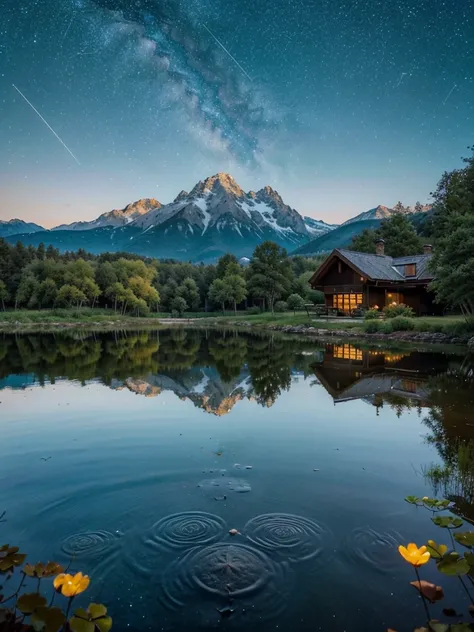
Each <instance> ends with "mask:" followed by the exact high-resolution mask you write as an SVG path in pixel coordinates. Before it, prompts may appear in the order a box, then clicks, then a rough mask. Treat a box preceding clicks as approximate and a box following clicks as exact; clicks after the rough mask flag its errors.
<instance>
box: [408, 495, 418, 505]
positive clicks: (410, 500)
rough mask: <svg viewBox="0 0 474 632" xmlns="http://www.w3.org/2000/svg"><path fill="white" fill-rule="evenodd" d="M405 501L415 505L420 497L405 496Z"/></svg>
mask: <svg viewBox="0 0 474 632" xmlns="http://www.w3.org/2000/svg"><path fill="white" fill-rule="evenodd" d="M405 501H406V502H407V503H410V505H417V504H418V503H420V502H421V498H418V496H405Z"/></svg>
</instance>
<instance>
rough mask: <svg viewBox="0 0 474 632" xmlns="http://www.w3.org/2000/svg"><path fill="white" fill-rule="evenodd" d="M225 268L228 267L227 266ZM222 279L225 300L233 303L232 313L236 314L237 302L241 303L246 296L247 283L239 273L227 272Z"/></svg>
mask: <svg viewBox="0 0 474 632" xmlns="http://www.w3.org/2000/svg"><path fill="white" fill-rule="evenodd" d="M227 269H229V267H228V268H227ZM223 281H224V289H225V293H226V300H227V301H228V302H229V303H232V304H233V306H234V314H236V313H237V303H241V302H242V301H243V300H244V299H245V298H246V297H247V284H246V283H245V279H244V278H243V277H242V276H240V274H228V275H226V276H225V277H224V279H223Z"/></svg>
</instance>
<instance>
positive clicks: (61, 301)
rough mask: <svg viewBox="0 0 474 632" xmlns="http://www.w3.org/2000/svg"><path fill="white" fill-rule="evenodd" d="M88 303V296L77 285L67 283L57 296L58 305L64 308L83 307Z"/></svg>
mask: <svg viewBox="0 0 474 632" xmlns="http://www.w3.org/2000/svg"><path fill="white" fill-rule="evenodd" d="M86 302H87V296H86V295H85V294H84V292H83V291H82V290H80V289H79V288H78V287H76V286H75V285H70V284H68V283H66V284H65V285H63V286H62V287H61V288H60V289H59V291H58V293H57V296H56V303H57V304H58V305H60V306H62V307H72V306H73V305H75V306H76V307H82V305H83V304H84V303H86Z"/></svg>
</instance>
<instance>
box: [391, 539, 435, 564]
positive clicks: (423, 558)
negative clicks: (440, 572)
mask: <svg viewBox="0 0 474 632" xmlns="http://www.w3.org/2000/svg"><path fill="white" fill-rule="evenodd" d="M398 551H399V552H400V555H401V556H402V557H403V559H404V560H406V561H407V562H408V563H409V564H412V565H413V566H423V564H426V562H428V561H429V559H430V554H429V551H427V550H426V546H420V548H418V547H417V546H416V544H414V543H413V542H410V544H409V545H408V546H407V547H406V548H405V547H404V546H399V547H398Z"/></svg>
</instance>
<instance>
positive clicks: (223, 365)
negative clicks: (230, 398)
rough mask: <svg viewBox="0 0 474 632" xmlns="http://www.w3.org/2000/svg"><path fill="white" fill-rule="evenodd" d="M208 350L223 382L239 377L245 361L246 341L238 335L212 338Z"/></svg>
mask: <svg viewBox="0 0 474 632" xmlns="http://www.w3.org/2000/svg"><path fill="white" fill-rule="evenodd" d="M208 349H209V353H210V355H211V357H212V358H213V360H214V362H215V365H216V369H217V370H218V371H219V375H220V378H221V380H222V381H223V382H231V381H232V380H234V379H236V378H238V377H239V375H240V372H241V371H242V367H243V366H244V364H245V362H246V359H247V339H246V338H244V337H242V336H238V335H235V334H234V335H230V336H229V335H227V336H219V337H216V336H213V337H212V338H211V339H210V340H209V342H208Z"/></svg>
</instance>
